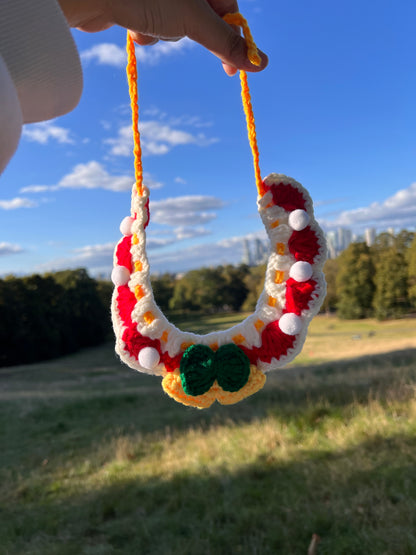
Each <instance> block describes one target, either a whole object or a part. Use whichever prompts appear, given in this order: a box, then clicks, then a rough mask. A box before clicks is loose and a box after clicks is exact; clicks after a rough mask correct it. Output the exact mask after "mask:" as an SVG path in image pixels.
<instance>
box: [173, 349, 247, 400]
mask: <svg viewBox="0 0 416 555" xmlns="http://www.w3.org/2000/svg"><path fill="white" fill-rule="evenodd" d="M180 376H181V382H182V387H183V390H184V391H185V393H186V394H187V395H192V396H193V397H195V396H196V395H203V394H204V393H206V392H207V391H208V390H209V389H211V387H212V385H213V383H214V382H215V380H217V382H218V384H219V385H220V386H221V387H222V389H223V390H224V391H239V390H240V389H241V388H242V387H243V386H244V385H245V384H246V383H247V381H248V378H249V376H250V360H249V358H248V356H247V355H246V354H245V353H244V352H243V350H242V349H240V348H239V347H237V345H235V344H234V343H229V344H227V345H223V346H222V347H220V348H219V349H218V350H217V351H215V352H214V351H213V350H212V349H211V348H210V347H208V346H207V345H191V346H190V347H188V348H187V349H186V351H185V352H184V353H183V356H182V360H181V364H180Z"/></svg>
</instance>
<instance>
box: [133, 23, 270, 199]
mask: <svg viewBox="0 0 416 555" xmlns="http://www.w3.org/2000/svg"><path fill="white" fill-rule="evenodd" d="M223 19H224V21H225V22H226V23H228V24H230V25H238V26H239V27H241V28H242V29H243V34H244V38H245V41H246V44H247V57H248V59H249V60H250V62H251V63H252V64H254V65H256V66H258V65H260V62H261V58H260V56H259V54H258V51H257V46H256V45H255V43H254V40H253V36H252V34H251V31H250V29H249V26H248V23H247V21H246V19H245V18H244V17H243V16H242V15H241V14H240V13H238V12H237V13H229V14H227V15H225V16H224V17H223ZM126 71H127V80H128V84H129V93H130V102H131V113H132V128H133V138H134V149H133V153H134V171H135V178H136V188H137V193H138V194H139V195H140V196H142V194H143V167H142V151H141V146H140V132H139V107H138V94H137V62H136V54H135V50H134V42H133V39H132V38H131V36H130V33H129V32H127V70H126ZM240 82H241V98H242V101H243V108H244V114H245V116H246V123H247V133H248V140H249V143H250V148H251V152H252V155H253V164H254V175H255V179H256V187H257V191H258V193H259V195H260V196H263V194H264V193H265V190H264V186H263V181H262V178H261V173H260V165H259V149H258V146H257V135H256V124H255V120H254V114H253V106H252V104H251V97H250V89H249V88H248V82H247V74H246V72H245V71H242V70H240Z"/></svg>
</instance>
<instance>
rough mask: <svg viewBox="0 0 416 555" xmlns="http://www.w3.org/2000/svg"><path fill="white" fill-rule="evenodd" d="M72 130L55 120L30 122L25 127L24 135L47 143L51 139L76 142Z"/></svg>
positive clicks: (43, 143) (64, 142) (58, 141)
mask: <svg viewBox="0 0 416 555" xmlns="http://www.w3.org/2000/svg"><path fill="white" fill-rule="evenodd" d="M70 133H71V132H70V130H69V129H66V128H65V127H60V126H58V125H55V124H54V120H50V121H41V122H39V123H30V124H27V125H25V126H24V127H23V137H24V138H26V139H28V140H29V141H33V142H35V143H39V144H41V145H46V144H48V143H49V140H53V141H56V142H57V143H61V144H74V142H75V141H74V140H73V139H72V138H71V136H70Z"/></svg>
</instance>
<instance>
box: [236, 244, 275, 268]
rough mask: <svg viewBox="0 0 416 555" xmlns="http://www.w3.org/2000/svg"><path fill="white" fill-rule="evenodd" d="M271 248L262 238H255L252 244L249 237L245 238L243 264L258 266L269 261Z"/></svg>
mask: <svg viewBox="0 0 416 555" xmlns="http://www.w3.org/2000/svg"><path fill="white" fill-rule="evenodd" d="M268 254H269V249H268V246H267V243H266V242H265V241H262V240H261V239H254V241H252V244H250V241H249V240H248V239H244V240H243V257H242V259H241V263H242V264H246V265H247V266H258V265H259V264H265V263H266V262H267V258H268Z"/></svg>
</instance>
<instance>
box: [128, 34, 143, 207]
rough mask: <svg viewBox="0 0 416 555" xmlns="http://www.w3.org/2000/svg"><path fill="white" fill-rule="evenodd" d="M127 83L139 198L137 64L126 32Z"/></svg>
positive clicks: (140, 187) (140, 164) (140, 186)
mask: <svg viewBox="0 0 416 555" xmlns="http://www.w3.org/2000/svg"><path fill="white" fill-rule="evenodd" d="M126 50H127V68H126V71H127V81H128V83H129V93H130V104H131V117H132V128H133V139H134V148H133V153H134V175H135V178H136V189H137V193H138V195H139V196H142V194H143V166H142V149H141V145H140V132H139V102H138V99H139V97H138V93H137V62H136V52H135V50H134V41H133V39H132V38H131V36H130V33H129V32H127V47H126Z"/></svg>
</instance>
